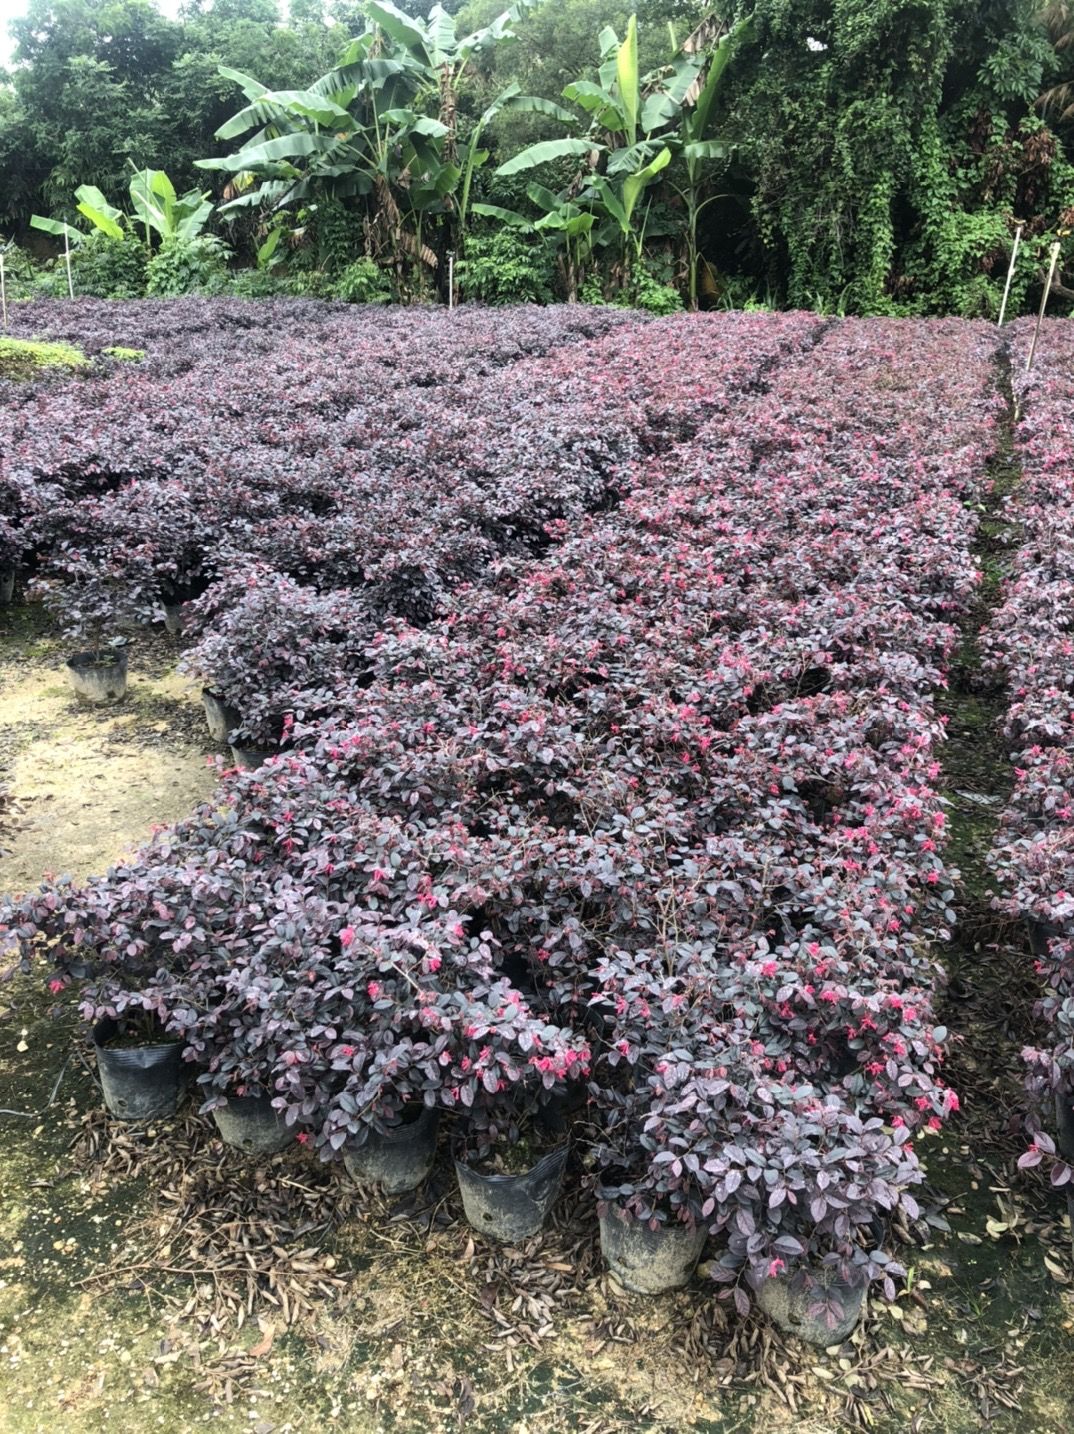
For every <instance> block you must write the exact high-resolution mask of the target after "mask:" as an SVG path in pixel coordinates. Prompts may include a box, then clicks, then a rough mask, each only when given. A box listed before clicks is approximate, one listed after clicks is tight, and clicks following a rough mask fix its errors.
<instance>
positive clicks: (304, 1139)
mask: <svg viewBox="0 0 1074 1434" xmlns="http://www.w3.org/2000/svg"><path fill="white" fill-rule="evenodd" d="M309 1138H310V1133H309V1131H308V1130H300V1131H299V1132H298V1134H297V1135H296V1136H295V1139H296V1140H297V1141H298V1143H299V1145H308V1144H309Z"/></svg>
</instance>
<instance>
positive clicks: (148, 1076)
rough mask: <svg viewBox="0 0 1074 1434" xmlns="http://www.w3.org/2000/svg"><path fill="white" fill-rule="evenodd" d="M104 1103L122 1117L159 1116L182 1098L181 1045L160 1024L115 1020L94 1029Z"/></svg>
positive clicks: (169, 1111)
mask: <svg viewBox="0 0 1074 1434" xmlns="http://www.w3.org/2000/svg"><path fill="white" fill-rule="evenodd" d="M93 1043H94V1046H95V1047H96V1050H97V1073H98V1074H99V1076H100V1078H101V1090H102V1091H103V1092H104V1103H105V1106H106V1107H107V1109H108V1113H109V1114H110V1115H114V1116H115V1117H116V1119H117V1120H158V1119H160V1118H162V1117H164V1116H169V1115H174V1114H175V1108H176V1106H177V1105H178V1103H179V1086H180V1081H181V1075H182V1051H183V1048H182V1045H181V1044H180V1042H179V1041H170V1040H168V1039H167V1037H166V1036H165V1034H164V1032H163V1031H161V1030H160V1028H159V1027H144V1023H141V1022H138V1023H136V1022H130V1023H128V1022H125V1021H122V1020H120V1021H116V1020H113V1019H112V1018H111V1017H110V1016H106V1017H104V1018H103V1019H102V1020H100V1021H98V1022H97V1024H96V1025H95V1026H94V1028H93Z"/></svg>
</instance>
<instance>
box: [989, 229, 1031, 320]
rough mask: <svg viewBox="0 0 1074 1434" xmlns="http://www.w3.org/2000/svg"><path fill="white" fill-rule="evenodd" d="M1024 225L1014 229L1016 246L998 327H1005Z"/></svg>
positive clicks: (1000, 307) (1012, 251)
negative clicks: (1004, 320)
mask: <svg viewBox="0 0 1074 1434" xmlns="http://www.w3.org/2000/svg"><path fill="white" fill-rule="evenodd" d="M1024 227H1025V226H1024V225H1022V224H1019V226H1018V228H1017V229H1016V230H1015V231H1014V248H1013V249H1012V250H1011V262H1010V264H1008V266H1007V282H1006V283H1005V284H1004V286H1003V303H1002V304H1000V306H999V322H998V323H997V324H996V328H998V329H1001V328H1002V327H1003V316H1004V315H1005V314H1006V312H1007V300H1008V299H1009V298H1010V296H1011V280H1012V279H1013V278H1014V266H1015V264H1016V263H1017V262H1018V248H1019V245H1020V244H1021V242H1022V230H1023V228H1024Z"/></svg>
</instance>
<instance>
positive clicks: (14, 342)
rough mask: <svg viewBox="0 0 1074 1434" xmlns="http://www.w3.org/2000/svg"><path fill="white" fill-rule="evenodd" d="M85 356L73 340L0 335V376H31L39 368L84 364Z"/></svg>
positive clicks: (80, 366) (38, 371) (72, 366)
mask: <svg viewBox="0 0 1074 1434" xmlns="http://www.w3.org/2000/svg"><path fill="white" fill-rule="evenodd" d="M88 363H89V359H88V358H87V357H86V355H85V354H84V353H83V352H82V350H81V349H76V348H75V347H74V345H73V344H57V343H45V342H43V341H39V340H37V339H8V338H2V339H0V378H32V377H33V375H34V374H36V373H40V372H41V371H42V370H43V369H45V370H47V369H75V368H85V367H86V365H87V364H88Z"/></svg>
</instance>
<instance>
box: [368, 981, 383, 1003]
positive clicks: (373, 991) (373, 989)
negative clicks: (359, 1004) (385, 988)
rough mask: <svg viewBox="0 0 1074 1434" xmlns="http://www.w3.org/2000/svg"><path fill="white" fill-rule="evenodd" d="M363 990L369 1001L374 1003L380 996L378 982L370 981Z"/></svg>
mask: <svg viewBox="0 0 1074 1434" xmlns="http://www.w3.org/2000/svg"><path fill="white" fill-rule="evenodd" d="M365 989H366V995H367V996H368V997H369V999H370V1000H371V1001H375V1000H376V999H377V997H378V996H379V995H380V982H379V981H370V983H369V985H368V986H367V987H366V988H365Z"/></svg>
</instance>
